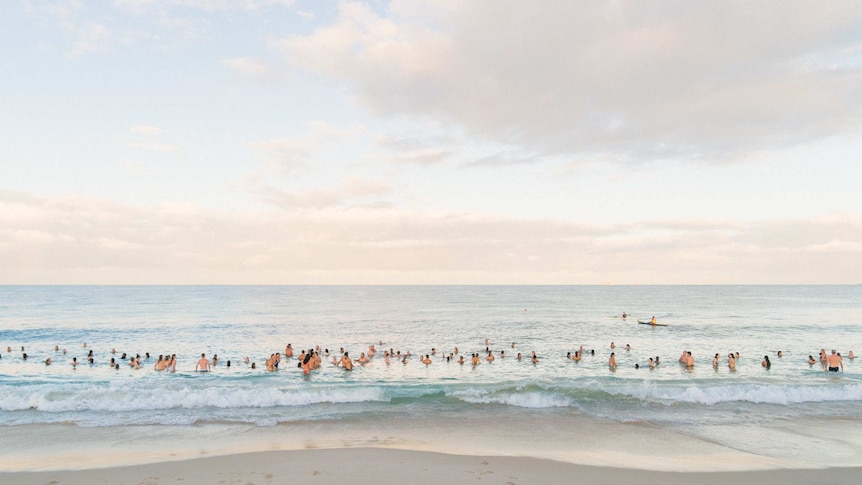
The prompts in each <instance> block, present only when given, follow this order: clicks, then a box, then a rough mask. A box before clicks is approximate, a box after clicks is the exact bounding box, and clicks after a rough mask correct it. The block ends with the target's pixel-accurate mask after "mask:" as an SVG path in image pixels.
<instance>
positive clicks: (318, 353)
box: [0, 339, 856, 374]
mask: <svg viewBox="0 0 862 485" xmlns="http://www.w3.org/2000/svg"><path fill="white" fill-rule="evenodd" d="M489 344H490V342H489V340H488V339H486V340H485V351H484V354H485V356H484V359H482V358H481V357H480V355H481V353H479V352H474V353H471V354H470V364H471V365H472V366H477V365H479V364H480V363H481V361H482V360H485V361H486V362H487V363H492V362H494V361H495V360H496V359H497V357H495V352H497V351H492V350H491V349H490V346H489ZM380 345H383V342H382V341H381V342H380ZM83 347H84V348H85V349H86V348H87V344H86V343H84V344H83ZM511 348H512V349H514V348H515V342H512V343H511ZM610 348H611V350H614V349H615V348H616V344H615V343H614V342H611V344H610ZM625 350H626V351H631V350H632V349H631V345H629V344H626V346H625ZM54 351H55V352H62V355H66V349H62V351H61V350H60V348H59V346H54ZM6 352H7V353H11V352H12V348H11V347H7V348H6ZM21 352H22V358H23V359H24V360H27V358H28V355H27V353H26V352H25V351H24V347H21ZM377 353H378V351H377V348H376V347H375V346H374V345H373V344H372V345H370V346H369V347H368V351H367V352H361V353H360V356H359V358H357V359H353V358H351V357H350V354H349V353H348V352H347V351H346V350H345V349H344V348H343V347H342V348H341V349H339V351H338V353H335V352H330V351H329V349H321V348H320V346H317V347H315V348H310V349H308V350H302V351H301V352H300V354H299V355H298V356H297V360H298V362H297V367H298V368H300V369H301V370H302V372H303V373H305V374H309V373H310V372H311V371H312V370H315V369H319V368H320V367H321V365H322V363H323V356H326V357H329V356H331V364H332V365H333V366H336V367H341V368H343V369H344V370H347V371H352V370H353V368H354V363H356V364H359V365H365V364H368V363H370V362H371V361H372V359H373V358H374V356H375V355H376V354H377ZM116 354H117V351H116V349H111V355H112V357H111V358H110V362H109V366H110V367H111V368H114V369H117V370H119V368H120V363H119V361H118V360H120V361H126V360H127V361H128V366H129V367H130V368H132V369H140V368H141V365H142V361H144V360H150V354H149V352H147V353H145V355H144V356H143V357H142V356H141V355H140V354H136V355H134V356H127V354H126V353H122V355H121V356H120V357H119V358H117V357H115V355H116ZM339 354H340V356H339ZM595 354H596V351H595V349H590V350H589V351H587V350H585V349H584V347H583V346H580V348H579V349H578V350H575V351H574V352H568V353H567V354H566V359H571V360H573V361H575V362H580V360H581V359H582V358H583V356H584V355H589V356H595ZM437 355H438V351H437V349H436V348H432V349H431V352H429V353H427V354H425V355H424V356H423V355H420V356H419V361H420V362H421V363H422V364H425V365H426V366H427V365H431V364H432V363H433V362H434V360H433V359H432V356H437ZM783 355H784V354H783V352H782V351H780V350H779V351H778V352H777V356H778V358H782V357H783ZM411 356H412V354H411V353H410V351H406V352H401V351H400V350H394V349H392V348H390V349H388V350H384V351H383V359H384V362H385V363H386V364H389V363H390V362H391V360H392V359H395V361H396V362H397V361H400V362H401V363H403V364H407V362H408V359H409V358H411ZM0 357H2V355H0ZM293 357H294V349H293V346H292V344H287V346H286V347H285V349H284V358H286V359H290V358H293ZM505 357H506V351H505V350H500V351H499V358H500V359H503V358H505ZM855 357H856V356H855V355H854V354H853V351H852V350H851V351H849V352H848V354H847V358H849V359H854V358H855ZM86 359H87V363H88V364H89V365H95V357H94V353H93V350H92V349H89V351H88V353H87V358H86ZM441 359H442V360H444V361H445V362H456V363H458V364H461V365H463V364H466V362H467V360H466V359H465V358H464V355H463V354H460V352H459V350H458V347H454V349H453V350H452V351H451V352H449V353H445V352H443V353H442V357H441ZM522 359H523V355H522V353H521V352H518V353H517V355H516V357H515V360H517V361H521V360H522ZM720 360H721V357H720V354H718V353H716V354H715V356H714V357H713V359H712V366H713V368H715V369H718V367H719V365H720ZM678 361H679V363H680V364H681V365H682V366H683V367H685V368H686V369H693V368H694V356H693V355H692V353H691V351H689V350H683V352H682V354H681V355H680V357H679V359H678ZM738 361H739V352H735V353H734V352H731V353H729V354H727V366H728V368H729V369H730V370H731V371H735V370H736V364H737V362H738ZM281 362H282V354H281V352H276V353H274V354H270V356H269V358H268V359H266V360H265V362H264V368H265V369H266V370H267V371H270V372H273V371H276V370H278V367H279V364H280V363H281ZM530 362H532V363H533V364H538V363H539V358H538V356H537V355H536V352H535V351H533V352H531V353H530ZM660 362H661V360H660V358H659V356H655V357H654V358H653V357H650V358H649V359H648V360H647V362H646V367H648V368H650V369H655V368H656V366H658V365H659V363H660ZM44 363H45V365H51V364H52V363H53V360H52V358H51V357H48V358H47V359H45V361H44ZM243 363H244V364H246V365H247V366H249V367H250V368H251V369H256V368H257V364H256V363H255V362H251V361H250V359H249V358H248V357H245V358H243ZM816 363H817V360H816V359H815V358H814V357H813V356H811V355H809V356H808V364H809V365H814V364H816ZM820 363H821V365H822V366H823V369H824V371H827V372H839V371H842V372H843V371H844V362H843V359H842V356H841V353H840V352H836V351H835V350H834V349H833V350H832V353H831V354H827V353H826V350H825V349H820ZM78 364H79V363H78V358H77V357H72V361H71V365H72V367H77V366H78ZM218 364H219V358H218V354H214V355H213V356H212V359H211V360H210V359H207V357H206V354H201V357H200V359H198V361H197V363H196V364H195V371H198V372H209V371H211V370H212V369H213V368H214V367H215V366H217V365H218ZM225 366H226V367H230V366H231V361H230V360H228V361H227V362H226V364H225ZM608 366H609V367H610V368H611V369H612V370H613V369H616V368H617V361H616V353H615V352H611V354H610V357H609V358H608ZM761 366H762V367H764V368H765V369H770V368H771V367H772V361H771V360H770V358H769V356H768V355H764V356H763V360H762V361H761ZM176 367H177V355H176V354H170V355H168V354H167V353H166V354H162V355H159V356H158V359H157V360H156V362H155V364H154V366H153V369H154V370H156V371H167V372H175V371H176ZM641 367H643V366H642V365H641V364H640V363H636V364H635V368H636V369H639V368H641Z"/></svg>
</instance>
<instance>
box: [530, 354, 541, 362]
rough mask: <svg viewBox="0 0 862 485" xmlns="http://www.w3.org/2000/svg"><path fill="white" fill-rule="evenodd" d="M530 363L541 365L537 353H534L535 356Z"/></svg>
mask: <svg viewBox="0 0 862 485" xmlns="http://www.w3.org/2000/svg"><path fill="white" fill-rule="evenodd" d="M530 361H531V362H532V363H534V364H538V363H539V356H538V355H536V353H535V352H533V356H532V357H531V358H530Z"/></svg>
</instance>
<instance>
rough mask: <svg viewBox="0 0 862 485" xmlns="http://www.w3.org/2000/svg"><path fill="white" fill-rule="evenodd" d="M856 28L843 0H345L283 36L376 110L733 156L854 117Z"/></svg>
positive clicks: (546, 137)
mask: <svg viewBox="0 0 862 485" xmlns="http://www.w3.org/2000/svg"><path fill="white" fill-rule="evenodd" d="M513 26H515V27H516V28H512V27H513ZM764 26H768V28H764ZM860 32H862V5H860V4H855V3H849V2H842V3H831V4H830V5H829V6H828V8H824V7H823V5H820V4H812V3H810V2H805V1H792V2H789V3H788V2H760V3H758V4H757V5H750V4H744V5H743V4H738V3H722V4H720V5H716V6H715V8H709V9H704V8H693V6H691V5H687V4H680V3H676V2H658V3H655V2H651V3H638V2H635V3H621V4H617V3H612V4H608V3H601V2H590V1H569V0H560V1H552V2H549V3H545V4H543V6H542V8H540V9H537V8H535V6H534V5H532V4H526V3H523V2H519V1H516V0H504V1H503V2H500V1H477V2H454V3H453V2H436V1H431V0H428V1H419V2H397V3H393V4H392V5H391V8H390V9H389V10H388V11H387V14H385V15H384V14H380V13H378V12H377V11H375V10H373V9H372V8H371V7H369V6H367V5H366V4H362V3H358V2H342V3H341V4H340V7H339V16H338V18H337V19H336V20H334V21H333V22H332V23H331V24H329V25H327V26H324V27H322V28H320V29H318V30H316V31H314V32H312V33H311V34H309V35H297V36H292V37H289V38H286V39H284V41H283V43H282V46H283V48H284V50H285V52H286V53H287V56H288V58H289V59H290V61H291V62H292V63H293V64H294V65H296V66H298V67H301V68H305V69H308V70H312V71H315V72H318V73H321V74H324V75H326V76H328V77H330V78H331V79H334V80H337V81H339V82H342V83H343V84H344V85H346V86H348V87H349V90H350V92H351V93H352V94H353V95H354V96H355V97H356V98H357V99H358V100H359V102H360V103H361V104H362V105H363V106H365V107H366V108H368V110H369V111H370V112H372V113H379V114H385V115H392V116H408V117H419V118H431V119H435V120H438V121H440V122H441V123H453V124H456V125H457V126H460V127H463V128H464V129H465V130H466V132H467V133H468V134H469V135H470V136H471V137H474V138H477V139H485V140H491V141H494V142H496V143H504V144H510V145H517V146H519V147H521V148H522V149H523V150H525V151H527V152H535V153H537V154H540V155H545V156H548V155H552V156H554V155H565V156H569V157H572V156H576V157H582V156H594V157H596V158H597V159H604V160H624V161H634V162H642V161H644V160H655V159H667V158H674V159H684V160H707V161H726V160H729V159H736V160H738V159H741V158H742V157H744V156H746V155H749V154H751V153H755V152H758V151H762V150H770V149H774V148H777V147H787V146H790V145H794V144H801V143H807V142H810V141H812V140H819V139H822V138H823V137H825V136H831V135H834V134H839V133H852V132H854V131H855V130H858V129H859V127H860V125H862V104H860V103H848V102H847V100H848V99H857V98H859V97H860V96H862V83H860V82H859V77H860V75H862V63H860V62H859V55H858V48H859V46H860V45H862V34H860ZM320 52H326V53H327V55H325V56H321V55H319V53H320ZM800 59H809V62H806V63H805V68H804V69H800V68H799V67H798V66H799V65H800V61H799V60H800ZM812 59H815V60H816V62H815V61H811V60H812ZM608 155H611V156H608ZM489 163H490V161H489Z"/></svg>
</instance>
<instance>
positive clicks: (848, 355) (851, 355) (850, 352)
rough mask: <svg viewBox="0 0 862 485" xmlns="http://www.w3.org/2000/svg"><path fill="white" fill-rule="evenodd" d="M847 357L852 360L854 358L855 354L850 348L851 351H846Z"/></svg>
mask: <svg viewBox="0 0 862 485" xmlns="http://www.w3.org/2000/svg"><path fill="white" fill-rule="evenodd" d="M847 358H848V359H850V360H853V359H855V358H856V356H855V355H853V351H852V350H851V351H849V352H847Z"/></svg>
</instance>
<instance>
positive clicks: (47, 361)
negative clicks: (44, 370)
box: [45, 357, 51, 365]
mask: <svg viewBox="0 0 862 485" xmlns="http://www.w3.org/2000/svg"><path fill="white" fill-rule="evenodd" d="M45 365H51V358H50V357H48V358H47V359H45Z"/></svg>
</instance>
